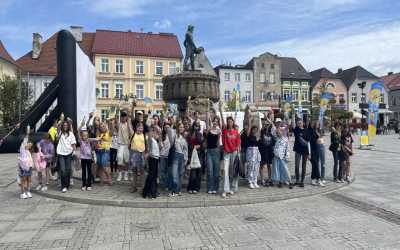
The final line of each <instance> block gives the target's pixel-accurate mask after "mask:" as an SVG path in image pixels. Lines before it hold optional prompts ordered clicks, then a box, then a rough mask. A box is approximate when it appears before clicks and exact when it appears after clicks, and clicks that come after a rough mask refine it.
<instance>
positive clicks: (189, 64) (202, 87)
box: [162, 25, 219, 114]
mask: <svg viewBox="0 0 400 250" xmlns="http://www.w3.org/2000/svg"><path fill="white" fill-rule="evenodd" d="M193 29H194V27H193V26H192V25H189V26H188V30H187V32H186V35H185V41H184V46H185V50H186V55H185V59H184V62H183V71H182V72H179V73H176V74H173V75H168V76H165V77H163V79H162V82H163V99H164V101H165V102H166V103H174V104H177V105H178V110H179V112H180V113H181V114H183V113H186V111H187V109H190V110H191V111H199V112H200V113H204V112H206V111H207V110H208V109H209V108H210V107H211V106H212V104H213V103H216V102H218V100H219V80H218V76H217V75H216V73H215V71H214V69H213V67H212V65H211V64H210V61H209V60H208V58H207V56H206V55H205V53H204V48H203V47H199V48H197V47H196V45H195V43H194V41H193Z"/></svg>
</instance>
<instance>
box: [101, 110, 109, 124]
mask: <svg viewBox="0 0 400 250" xmlns="http://www.w3.org/2000/svg"><path fill="white" fill-rule="evenodd" d="M109 115H110V112H109V110H108V109H102V110H101V120H102V121H105V120H107V119H108V117H109Z"/></svg>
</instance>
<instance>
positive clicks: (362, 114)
mask: <svg viewBox="0 0 400 250" xmlns="http://www.w3.org/2000/svg"><path fill="white" fill-rule="evenodd" d="M366 85H367V82H366V81H362V82H359V83H358V84H357V86H358V87H359V88H360V89H361V104H360V108H361V126H362V129H364V126H365V119H364V103H365V97H364V88H365V86H366Z"/></svg>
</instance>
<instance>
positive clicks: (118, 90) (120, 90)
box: [115, 82, 124, 99]
mask: <svg viewBox="0 0 400 250" xmlns="http://www.w3.org/2000/svg"><path fill="white" fill-rule="evenodd" d="M123 95H124V84H123V83H120V82H119V83H115V97H116V98H118V99H121V97H122V96H123Z"/></svg>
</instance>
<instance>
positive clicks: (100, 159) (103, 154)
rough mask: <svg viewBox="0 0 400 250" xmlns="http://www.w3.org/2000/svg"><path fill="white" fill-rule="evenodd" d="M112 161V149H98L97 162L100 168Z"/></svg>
mask: <svg viewBox="0 0 400 250" xmlns="http://www.w3.org/2000/svg"><path fill="white" fill-rule="evenodd" d="M109 161H110V150H105V149H101V150H97V151H96V164H97V167H98V168H105V167H107V166H108V164H109Z"/></svg>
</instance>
